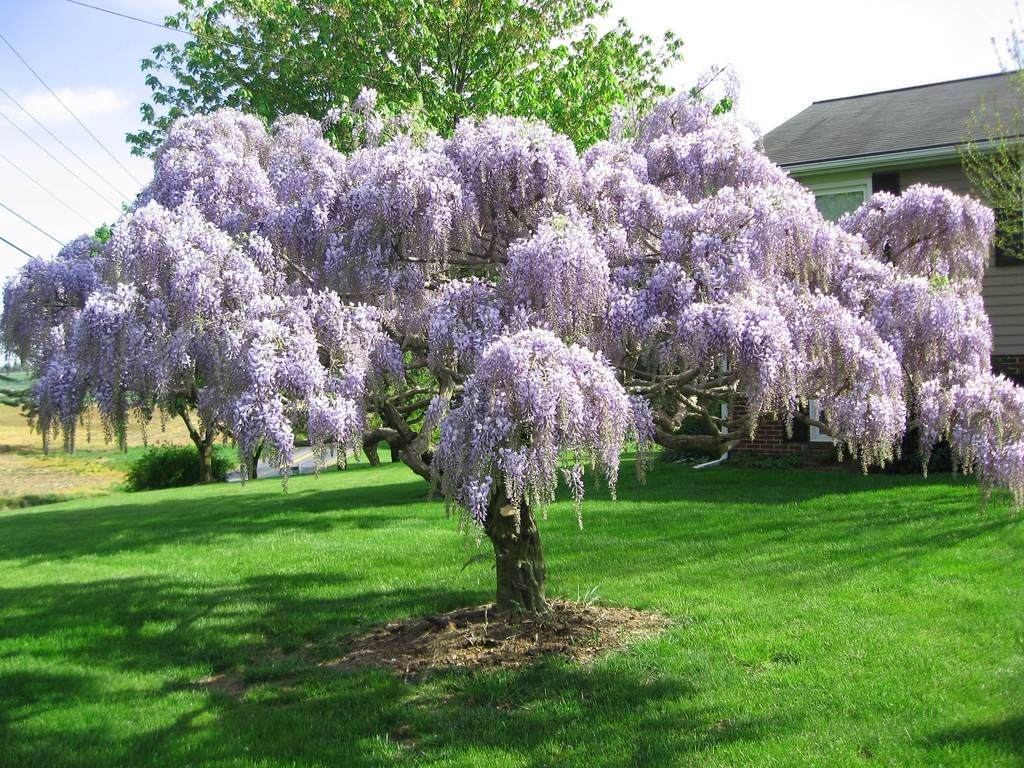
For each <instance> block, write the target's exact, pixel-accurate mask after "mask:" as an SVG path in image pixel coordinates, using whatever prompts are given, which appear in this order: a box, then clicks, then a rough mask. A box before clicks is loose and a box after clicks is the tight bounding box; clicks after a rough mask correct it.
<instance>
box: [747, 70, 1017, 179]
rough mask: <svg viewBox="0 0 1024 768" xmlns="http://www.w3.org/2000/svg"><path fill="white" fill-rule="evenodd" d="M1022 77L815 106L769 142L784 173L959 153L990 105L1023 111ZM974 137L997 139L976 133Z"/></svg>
mask: <svg viewBox="0 0 1024 768" xmlns="http://www.w3.org/2000/svg"><path fill="white" fill-rule="evenodd" d="M1015 74H1016V73H1015V72H1012V73H1006V72H1000V73H998V74H994V75H982V76H980V77H968V78H965V79H963V80H949V81H946V82H942V83H929V84H927V85H917V86H913V87H910V88H897V89H894V90H891V91H879V92H877V93H865V94H862V95H859V96H847V97H845V98H841V99H827V100H825V101H816V102H814V103H813V104H811V106H809V107H807V109H805V110H804V111H803V112H800V113H799V114H797V115H795V116H793V117H791V118H790V119H789V120H787V121H786V122H784V123H783V124H782V125H780V126H779V127H777V128H775V129H773V130H771V131H769V132H768V133H767V134H765V136H764V148H765V152H766V153H767V155H768V157H770V158H771V159H772V160H773V161H775V162H776V163H778V164H779V165H781V166H783V167H787V166H794V165H802V164H804V163H820V162H826V161H829V160H841V159H848V158H855V157H870V156H873V155H884V154H889V153H893V152H905V151H909V150H918V149H927V148H933V147H955V146H956V145H957V144H961V143H963V141H964V139H965V137H966V135H967V121H968V118H970V116H971V113H972V112H973V111H974V110H976V109H978V107H979V106H980V105H981V104H982V102H984V103H985V105H986V106H989V107H995V109H996V110H998V111H999V112H1000V113H1001V114H1003V116H1004V119H1005V116H1006V115H1007V114H1008V113H1009V112H1010V111H1011V110H1013V111H1016V110H1018V109H1019V108H1020V91H1019V90H1018V89H1019V85H1018V84H1017V83H1016V82H1014V75H1015ZM975 132H976V133H978V134H980V135H977V136H971V137H970V138H972V139H976V140H979V141H983V140H985V139H988V138H992V137H991V136H988V135H985V131H984V130H976V131H975Z"/></svg>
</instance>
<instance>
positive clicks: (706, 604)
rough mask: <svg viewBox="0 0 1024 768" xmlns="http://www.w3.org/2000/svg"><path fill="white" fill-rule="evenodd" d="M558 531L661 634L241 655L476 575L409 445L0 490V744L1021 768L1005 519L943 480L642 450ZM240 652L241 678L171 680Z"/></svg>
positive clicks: (114, 753)
mask: <svg viewBox="0 0 1024 768" xmlns="http://www.w3.org/2000/svg"><path fill="white" fill-rule="evenodd" d="M624 478H625V479H624V481H623V483H622V486H621V488H620V494H619V501H617V502H611V501H609V500H608V499H607V496H606V495H605V494H603V493H601V492H594V493H593V494H592V497H591V499H590V500H588V502H587V504H586V507H585V510H584V514H585V525H586V528H585V530H583V531H582V532H581V531H579V530H577V529H576V527H575V519H574V516H573V514H572V509H571V505H568V504H566V503H564V502H563V503H559V504H558V505H556V507H555V508H553V509H552V511H551V517H550V519H549V520H548V521H547V522H546V523H542V526H543V529H542V530H543V536H544V537H545V546H546V552H547V556H548V563H549V568H550V570H549V593H550V594H552V595H555V596H563V597H570V598H574V597H576V596H577V594H580V593H586V592H587V591H588V590H589V589H590V588H591V587H597V592H598V594H599V595H600V596H601V599H602V600H603V601H605V602H608V603H616V604H626V605H632V606H636V607H639V608H645V609H655V610H658V611H662V612H664V613H666V614H668V615H669V616H671V617H672V619H673V620H674V626H673V628H672V629H671V630H670V631H669V632H668V633H667V634H665V635H664V636H662V637H659V638H656V639H652V640H648V641H645V642H642V643H640V644H638V645H636V646H634V647H632V648H630V649H629V650H627V651H625V652H623V653H620V654H616V655H614V656H610V657H607V658H605V659H603V660H601V661H599V662H598V663H596V664H595V665H593V666H591V667H586V668H580V667H574V666H572V665H569V664H566V663H562V662H558V661H549V662H545V663H543V664H541V665H539V666H537V667H534V668H530V669H526V670H520V671H507V672H499V673H493V674H482V675H470V674H466V673H460V672H451V673H445V674H441V675H437V676H435V677H433V678H430V679H428V680H427V681H425V682H420V683H406V682H402V681H400V680H398V679H395V678H392V677H389V676H388V675H386V674H384V673H380V672H371V671H366V672H349V673H336V672H330V671H326V670H322V669H317V668H315V667H313V668H308V667H302V666H301V665H300V666H299V667H296V666H295V665H294V664H292V665H289V664H282V663H281V662H280V661H276V662H275V661H266V659H267V658H268V651H270V650H273V649H282V650H285V651H289V650H294V649H296V648H301V647H304V646H306V645H308V644H310V643H313V644H328V645H329V644H330V643H331V642H332V641H334V640H336V639H338V638H341V637H343V636H345V635H348V634H351V633H353V632H356V631H359V630H362V629H365V628H368V627H370V626H373V625H376V624H379V623H381V622H385V621H388V620H392V619H396V618H399V617H403V616H409V615H415V614H422V613H427V612H434V611H444V610H449V609H452V608H455V607H458V606H462V605H470V604H477V603H480V602H484V601H486V600H487V599H489V597H490V593H491V588H492V584H491V580H492V576H493V572H492V571H490V570H488V568H487V566H486V565H484V564H479V565H470V566H469V567H467V568H466V569H462V565H463V563H464V562H465V561H466V559H467V558H468V555H469V552H467V550H466V549H465V547H464V544H463V540H462V537H461V536H460V534H459V533H458V532H457V531H456V528H455V524H454V522H453V521H452V520H448V519H446V518H445V517H444V515H443V510H442V505H441V504H440V503H439V502H437V501H428V500H426V498H425V491H426V487H425V485H424V484H423V483H422V482H421V481H419V480H417V479H415V478H414V477H413V476H412V475H411V474H410V473H409V472H408V471H407V470H405V468H404V467H402V466H398V465H387V464H386V465H385V466H383V467H381V468H379V469H369V468H366V467H362V468H355V469H354V470H351V471H348V472H343V473H328V474H325V475H323V476H322V477H320V478H319V479H316V478H312V477H300V478H293V479H292V482H291V485H290V490H289V492H288V493H287V494H283V493H282V492H281V490H280V485H279V484H278V483H277V482H275V481H262V482H253V483H249V484H247V485H246V486H245V487H240V486H234V485H232V486H217V487H205V488H188V489H176V490H172V491H161V492H154V493H143V494H122V495H115V496H109V497H105V498H100V499H90V500H79V501H75V502H69V503H65V504H61V505H53V506H47V507H36V508H33V509H31V510H22V511H11V512H6V513H2V514H0V765H2V766H4V768H7V766H46V767H47V768H50V767H53V766H105V767H106V766H185V765H189V766H206V765H209V766H213V765H216V766H390V765H399V766H402V765H417V766H418V765H424V766H441V765H444V766H628V765H636V766H661V765H693V766H740V765H746V766H811V765H815V766H847V765H849V766H873V765H884V766H963V765H972V766H1020V765H1022V764H1024V568H1022V555H1024V526H1022V524H1021V521H1020V518H1019V517H1016V518H1014V517H1011V516H1010V515H1009V511H1008V509H1007V507H1006V506H1005V505H1004V504H1003V503H1001V502H1000V503H992V504H990V505H989V506H988V507H987V508H984V509H981V508H979V506H978V503H977V491H976V489H975V487H974V486H973V485H972V484H971V483H969V482H967V481H964V480H962V479H957V478H950V477H942V478H934V479H930V480H927V481H926V480H923V479H921V478H914V477H909V478H908V477H891V476H872V477H861V476H858V475H852V474H847V473H844V472H809V471H786V472H782V471H765V470H741V469H731V468H724V467H723V468H717V469H711V470H706V471H702V472H696V471H693V470H689V469H681V468H679V467H672V466H668V465H665V464H662V465H659V466H657V467H655V469H654V471H653V472H652V474H651V476H650V478H649V481H648V484H647V486H646V487H644V488H638V487H637V486H636V484H635V483H634V482H632V481H631V480H630V479H629V478H630V475H629V473H628V471H625V472H624ZM239 668H240V669H242V670H243V671H244V674H245V675H246V677H247V678H248V679H249V680H251V681H256V685H255V686H254V687H252V688H251V689H249V691H248V692H247V693H246V695H245V696H244V697H242V698H241V699H240V700H239V699H235V698H232V697H230V696H228V695H226V694H223V693H213V692H211V691H209V690H207V689H204V688H201V687H197V686H196V685H195V684H194V683H195V681H197V680H199V679H200V678H202V677H204V676H206V675H210V674H212V673H215V672H218V671H221V670H228V669H239Z"/></svg>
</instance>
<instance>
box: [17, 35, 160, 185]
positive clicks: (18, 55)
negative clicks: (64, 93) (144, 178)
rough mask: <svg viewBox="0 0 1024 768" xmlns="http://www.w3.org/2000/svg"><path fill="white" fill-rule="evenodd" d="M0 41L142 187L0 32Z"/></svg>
mask: <svg viewBox="0 0 1024 768" xmlns="http://www.w3.org/2000/svg"><path fill="white" fill-rule="evenodd" d="M0 40H3V41H4V42H5V43H7V47H8V48H10V49H11V51H12V52H13V53H14V55H15V56H17V57H18V60H19V61H21V63H22V64H24V65H25V68H26V69H28V71H29V72H31V73H32V74H33V75H34V76H35V78H36V80H38V81H39V82H40V83H42V84H43V87H44V88H45V89H46V90H48V91H49V92H50V95H51V96H53V98H55V99H56V100H57V101H58V102H60V105H61V106H62V107H64V109H66V110H67V113H68V114H69V115H71V117H73V118H74V119H75V122H76V123H78V124H79V125H80V126H82V130H83V131H85V132H86V133H88V134H89V135H90V136H91V137H92V140H93V141H95V142H96V143H97V144H98V145H99V147H100V149H102V150H103V151H104V152H106V153H107V155H108V156H109V157H110V159H111V160H113V161H114V162H115V163H117V164H118V165H119V166H120V167H121V170H122V171H124V172H125V173H127V174H128V175H129V176H130V177H131V179H132V181H134V182H135V183H136V184H138V185H139V186H140V187H141V186H142V182H141V181H139V180H138V179H137V178H135V174H133V173H132V172H131V171H129V170H128V168H127V167H126V166H125V164H124V163H122V162H121V161H120V160H118V159H117V158H116V157H115V156H114V153H113V152H111V151H110V150H109V149H107V146H106V144H104V143H103V142H102V141H100V140H99V139H98V138H96V134H94V133H93V132H92V131H90V130H89V128H88V126H86V124H85V123H83V122H82V121H81V120H79V118H78V115H76V114H75V113H74V112H72V111H71V107H69V106H68V105H67V104H65V103H64V100H63V99H62V98H61V97H60V96H58V95H57V94H56V93H55V92H54V90H53V88H51V87H50V86H49V85H47V84H46V81H45V80H43V78H42V77H40V76H39V73H38V72H36V71H35V70H34V69H32V65H31V64H29V63H28V62H27V61H25V58H24V57H23V56H22V55H21V54H20V53H18V50H17V49H16V48H15V47H14V46H13V45H11V41H10V40H8V39H7V38H6V37H4V35H3V33H2V32H0Z"/></svg>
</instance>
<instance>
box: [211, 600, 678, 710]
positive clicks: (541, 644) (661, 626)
mask: <svg viewBox="0 0 1024 768" xmlns="http://www.w3.org/2000/svg"><path fill="white" fill-rule="evenodd" d="M547 606H548V610H547V611H546V612H545V613H542V614H511V615H510V614H502V613H496V612H495V607H494V605H493V604H488V605H480V606H476V607H473V608H458V609H456V610H454V611H449V612H448V613H439V614H433V615H430V616H418V617H414V618H410V619H404V620H402V621H395V622H391V623H390V624H385V625H383V626H380V627H376V628H374V629H371V630H370V631H369V632H366V633H365V634H362V635H358V636H355V637H352V638H345V639H343V640H341V642H340V643H339V641H338V640H334V641H326V642H324V643H322V644H319V643H316V644H311V645H308V646H306V647H305V648H303V649H302V650H300V651H296V652H294V653H282V652H281V651H269V652H268V653H267V654H266V655H265V658H254V659H252V668H251V669H235V670H229V671H226V672H221V673H219V674H216V675H211V676H209V677H205V678H203V679H202V680H197V681H196V682H195V683H193V684H192V687H195V688H203V689H206V690H210V691H213V692H216V693H222V694H227V695H229V696H232V697H235V698H240V697H242V696H244V695H245V693H246V691H247V690H248V689H249V688H250V687H251V686H252V685H253V684H255V682H256V680H260V681H261V682H268V683H271V684H280V685H288V684H290V683H293V682H295V680H296V679H297V678H299V677H302V676H303V675H304V674H305V673H307V672H311V671H314V670H316V669H330V670H337V671H346V670H358V669H366V668H375V669H383V670H386V671H389V672H391V673H393V674H395V675H398V676H400V677H402V678H403V679H405V680H418V679H421V678H423V677H426V676H427V675H429V674H430V673H433V672H450V671H453V670H460V671H468V672H477V671H483V672H486V671H489V670H496V669H508V668H518V667H524V666H527V665H529V664H532V663H534V662H536V661H539V660H540V659H542V658H544V657H558V658H563V659H566V660H568V661H571V662H574V663H577V664H586V663H589V662H591V661H593V660H594V659H595V658H597V657H598V656H601V655H603V654H605V653H609V652H611V651H615V650H619V649H621V648H623V647H625V646H627V645H629V644H631V643H633V642H635V641H637V640H641V639H643V638H646V637H652V636H654V635H657V634H660V633H661V632H663V631H664V630H665V629H667V628H668V627H669V625H670V624H671V622H670V620H669V619H668V617H666V616H663V615H661V614H657V613H647V612H644V611H638V610H636V609H634V608H620V607H612V606H603V605H595V604H588V603H579V602H571V601H568V600H549V601H548V603H547ZM339 647H340V648H341V649H342V650H343V653H342V655H341V656H338V652H339V651H338V649H339ZM267 667H276V668H278V669H287V670H289V671H288V672H286V673H284V674H283V675H281V676H280V678H277V679H275V676H269V677H268V676H264V675H262V674H256V675H253V672H258V670H260V669H261V668H267ZM303 670H304V671H303Z"/></svg>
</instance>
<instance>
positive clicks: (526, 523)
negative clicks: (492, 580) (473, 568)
mask: <svg viewBox="0 0 1024 768" xmlns="http://www.w3.org/2000/svg"><path fill="white" fill-rule="evenodd" d="M486 530H487V536H488V538H490V540H491V543H492V544H493V545H494V557H495V567H496V569H497V576H498V584H497V593H496V597H495V604H496V607H497V609H498V611H503V612H509V613H544V612H545V611H546V610H547V601H546V600H545V599H544V552H543V550H542V549H541V545H540V532H539V531H538V530H537V520H536V518H535V517H534V516H533V510H531V509H530V508H529V506H527V505H526V504H523V506H522V508H521V509H520V510H519V530H518V531H517V530H516V518H515V516H514V515H513V514H512V508H511V505H510V504H509V501H508V498H507V497H506V496H505V493H504V490H503V489H502V490H499V492H498V493H497V494H495V497H494V499H493V500H492V501H491V507H490V510H489V511H488V515H487V526H486Z"/></svg>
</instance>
